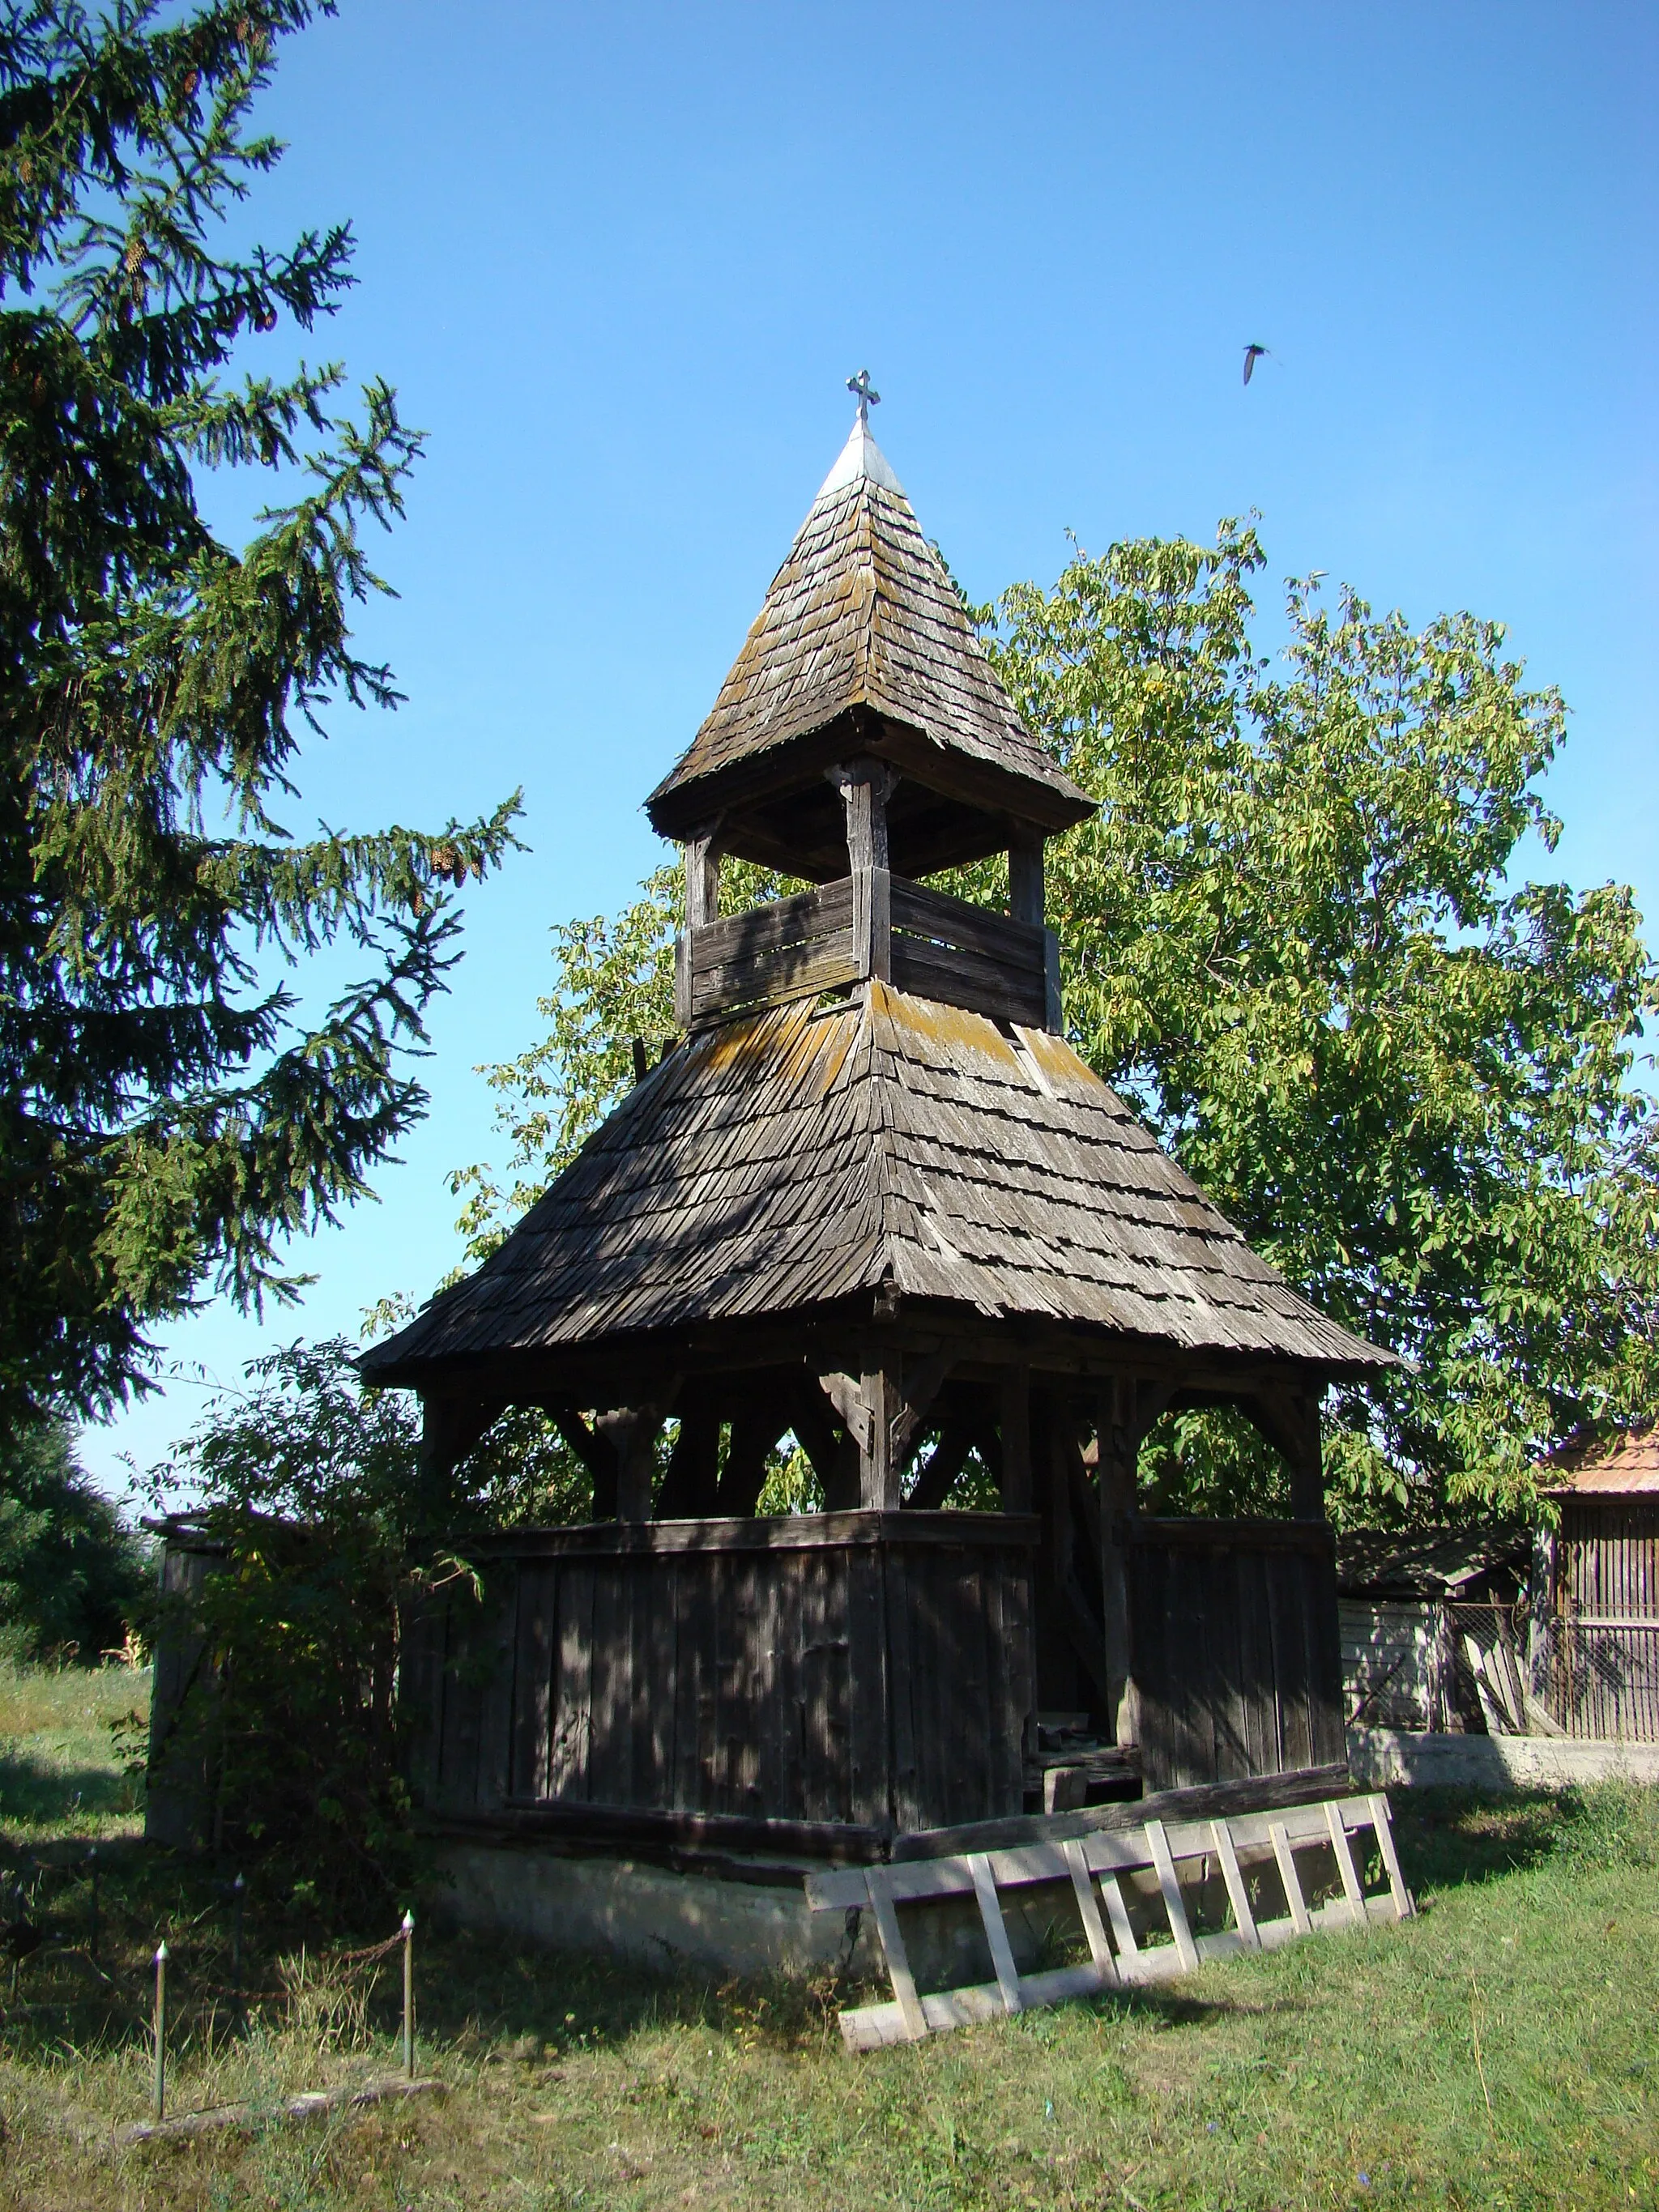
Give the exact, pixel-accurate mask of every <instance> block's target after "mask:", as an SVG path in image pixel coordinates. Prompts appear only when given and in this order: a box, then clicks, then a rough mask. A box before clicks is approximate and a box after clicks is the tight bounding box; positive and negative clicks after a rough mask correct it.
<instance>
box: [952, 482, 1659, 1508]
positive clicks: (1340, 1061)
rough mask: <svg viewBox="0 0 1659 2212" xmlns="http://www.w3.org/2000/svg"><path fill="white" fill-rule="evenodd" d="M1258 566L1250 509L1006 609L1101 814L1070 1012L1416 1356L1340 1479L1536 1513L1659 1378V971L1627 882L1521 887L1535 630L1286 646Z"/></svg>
mask: <svg viewBox="0 0 1659 2212" xmlns="http://www.w3.org/2000/svg"><path fill="white" fill-rule="evenodd" d="M1260 567H1261V551H1260V548H1259V546H1258V544H1257V543H1256V539H1255V533H1254V532H1253V531H1251V530H1249V529H1240V528H1237V527H1236V526H1232V525H1224V526H1223V528H1222V530H1221V532H1220V534H1219V536H1218V540H1217V543H1216V544H1215V546H1214V547H1213V548H1212V549H1209V550H1205V549H1202V548H1200V547H1198V546H1195V545H1191V544H1181V543H1176V544H1160V543H1157V542H1152V543H1147V544H1127V545H1121V546H1115V547H1114V548H1112V549H1111V550H1109V552H1108V553H1106V554H1105V555H1103V556H1101V557H1100V558H1098V559H1093V560H1091V559H1088V558H1085V557H1083V556H1079V557H1078V558H1077V559H1076V560H1074V561H1073V562H1072V563H1071V565H1070V566H1069V567H1068V568H1066V571H1065V573H1064V574H1062V575H1061V577H1060V580H1059V582H1058V583H1057V584H1056V586H1055V587H1054V590H1053V591H1052V592H1042V591H1040V590H1038V589H1037V588H1036V586H1020V587H1018V588H1017V589H1015V590H1014V591H1012V592H1009V593H1008V594H1007V595H1006V599H1005V600H1004V602H1003V607H1002V629H1001V631H1000V635H999V638H998V640H997V641H996V643H995V646H994V653H995V658H996V659H997V662H998V665H999V667H1000V671H1001V674H1002V676H1003V678H1004V680H1005V681H1006V683H1007V684H1008V685H1009V688H1010V690H1011V691H1012V694H1013V696H1014V697H1015V700H1016V701H1017V702H1018V705H1019V707H1020V708H1021V710H1022V712H1023V713H1024V715H1025V717H1026V719H1027V720H1028V721H1029V722H1030V725H1031V726H1032V727H1033V728H1035V729H1036V730H1037V731H1038V732H1040V733H1041V734H1042V737H1043V738H1044V740H1045V741H1046V743H1047V744H1048V745H1049V747H1050V748H1051V750H1053V751H1054V753H1055V755H1056V756H1057V757H1059V758H1060V759H1061V760H1063V761H1064V762H1065V763H1066V766H1067V768H1068V769H1070V771H1071V773H1072V774H1073V775H1075V776H1076V777H1077V778H1078V779H1079V781H1080V782H1082V783H1083V784H1084V785H1085V787H1087V788H1088V789H1089V790H1090V791H1091V793H1093V794H1094V795H1095V796H1096V797H1097V798H1098V799H1101V800H1102V802H1103V805H1102V808H1101V811H1100V813H1099V815H1098V816H1097V817H1095V819H1094V820H1092V821H1091V822H1090V823H1085V824H1084V825H1083V826H1082V827H1081V828H1080V829H1078V830H1076V831H1074V832H1073V833H1072V834H1071V835H1070V836H1068V837H1067V838H1066V840H1065V841H1064V842H1063V844H1062V846H1061V848H1060V850H1059V852H1058V853H1057V854H1056V856H1055V863H1054V872H1053V873H1054V899H1053V907H1054V915H1053V918H1054V926H1055V927H1056V928H1057V929H1058V930H1059V932H1060V941H1061V945H1062V946H1063V947H1064V948H1065V951H1066V975H1065V986H1066V1012H1067V1018H1068V1021H1069V1023H1070V1025H1071V1027H1072V1030H1073V1035H1074V1036H1075V1037H1076V1039H1077V1041H1078V1042H1079V1048H1080V1049H1082V1050H1083V1051H1084V1052H1085V1054H1086V1055H1087V1056H1088V1057H1089V1059H1090V1060H1092V1062H1093V1063H1094V1065H1095V1066H1097V1067H1098V1068H1099V1069H1100V1071H1101V1073H1103V1074H1104V1075H1105V1076H1107V1077H1108V1079H1109V1080H1111V1081H1113V1082H1114V1083H1115V1084H1116V1085H1119V1086H1120V1087H1121V1088H1122V1089H1123V1090H1125V1091H1127V1093H1128V1095H1129V1096H1130V1097H1132V1099H1133V1101H1134V1103H1135V1104H1136V1105H1137V1106H1138V1108H1139V1110H1140V1111H1141V1112H1142V1113H1143V1114H1144V1115H1146V1119H1147V1120H1148V1121H1149V1122H1150V1123H1151V1125H1152V1127H1153V1128H1154V1129H1155V1130H1156V1131H1157V1132H1158V1135H1159V1137H1160V1138H1161V1139H1162V1140H1163V1141H1164V1143H1165V1144H1166V1145H1168V1146H1170V1148H1171V1149H1172V1150H1173V1151H1174V1152H1176V1153H1177V1155H1178V1156H1179V1157H1180V1158H1181V1159H1182V1162H1183V1164H1185V1165H1186V1166H1187V1167H1188V1169H1190V1170H1191V1171H1192V1173H1193V1174H1194V1176H1196V1177H1197V1179H1198V1181H1199V1182H1200V1183H1201V1184H1202V1185H1203V1186H1204V1188H1206V1190H1207V1191H1208V1192H1209V1193H1210V1194H1211V1195H1212V1197H1213V1198H1214V1199H1215V1200H1217V1202H1218V1204H1219V1205H1220V1206H1222V1207H1223V1208H1224V1209H1225V1211H1226V1212H1228V1213H1229V1214H1230V1215H1231V1218H1233V1219H1234V1220H1235V1221H1237V1224H1238V1225H1239V1226H1240V1227H1241V1228H1242V1229H1243V1231H1244V1233H1245V1234H1246V1236H1248V1237H1249V1238H1250V1239H1251V1241H1252V1242H1253V1243H1255V1245H1256V1246H1257V1248H1258V1249H1261V1251H1263V1252H1264V1253H1266V1254H1267V1255H1268V1256H1269V1257H1270V1258H1272V1259H1273V1261H1275V1262H1276V1263H1277V1264H1278V1265H1279V1267H1282V1268H1283V1269H1284V1270H1285V1273H1286V1274H1287V1275H1288V1276H1289V1277H1290V1279H1291V1281H1293V1282H1294V1283H1296V1284H1297V1285H1298V1286H1299V1287H1300V1288H1301V1289H1303V1290H1304V1291H1305V1292H1306V1293H1307V1294H1308V1295H1309V1297H1311V1298H1312V1299H1313V1301H1314V1302H1315V1304H1317V1305H1319V1306H1320V1307H1321V1308H1322V1310H1325V1311H1326V1312H1328V1313H1330V1314H1332V1315H1334V1316H1336V1317H1337V1318H1339V1319H1340V1320H1342V1321H1345V1322H1347V1323H1348V1324H1349V1325H1350V1326H1352V1327H1353V1328H1357V1329H1358V1330H1359V1331H1360V1332H1361V1333H1362V1334H1365V1335H1367V1336H1369V1337H1370V1338H1371V1339H1373V1340H1375V1341H1376V1342H1379V1343H1382V1344H1385V1345H1388V1346H1390V1347H1391V1348H1392V1349H1393V1350H1395V1351H1396V1352H1401V1353H1402V1354H1404V1355H1405V1356H1406V1358H1408V1359H1409V1360H1411V1361H1412V1362H1413V1363H1414V1365H1413V1370H1407V1371H1403V1372H1401V1374H1399V1375H1398V1376H1393V1377H1390V1378H1389V1379H1388V1380H1386V1381H1384V1382H1383V1383H1381V1384H1379V1385H1376V1386H1373V1387H1372V1388H1370V1389H1369V1390H1368V1391H1367V1392H1366V1393H1364V1394H1363V1395H1362V1394H1360V1393H1358V1392H1347V1393H1338V1394H1337V1395H1336V1398H1335V1401H1334V1405H1333V1406H1332V1407H1331V1408H1330V1409H1329V1412H1330V1416H1331V1418H1330V1421H1329V1425H1328V1435H1329V1437H1330V1463H1331V1469H1332V1474H1333V1476H1334V1481H1335V1484H1336V1486H1338V1488H1339V1489H1340V1491H1342V1492H1346V1495H1347V1497H1348V1498H1350V1499H1351V1500H1352V1501H1354V1502H1356V1503H1359V1504H1363V1505H1364V1507H1365V1508H1366V1509H1368V1510H1376V1508H1377V1507H1378V1506H1379V1505H1380V1504H1385V1503H1387V1502H1388V1501H1389V1500H1391V1499H1392V1500H1393V1501H1394V1502H1395V1503H1396V1504H1403V1503H1405V1502H1406V1500H1407V1497H1409V1498H1411V1500H1412V1501H1413V1502H1416V1503H1420V1504H1425V1505H1433V1506H1434V1507H1435V1508H1436V1509H1438V1506H1439V1504H1440V1502H1441V1501H1443V1500H1445V1499H1450V1500H1451V1501H1453V1502H1457V1501H1461V1500H1464V1499H1476V1498H1478V1499H1480V1500H1482V1501H1484V1502H1486V1503H1489V1504H1498V1505H1500V1506H1504V1507H1509V1506H1511V1505H1515V1504H1522V1503H1524V1502H1525V1501H1526V1500H1527V1499H1528V1497H1529V1496H1530V1493H1531V1480H1530V1474H1529V1468H1530V1464H1531V1462H1532V1459H1533V1457H1534V1455H1535V1454H1536V1452H1537V1451H1538V1450H1539V1449H1541V1447H1543V1446H1546V1445H1547V1444H1549V1443H1553V1442H1554V1441H1556V1440H1557V1439H1559V1437H1562V1436H1564V1435H1565V1434H1566V1433H1567V1432H1569V1431H1571V1430H1572V1429H1574V1428H1575V1427H1577V1425H1580V1424H1581V1423H1583V1422H1586V1421H1591V1422H1598V1421H1615V1422H1616V1421H1618V1420H1620V1419H1629V1418H1631V1417H1632V1415H1633V1414H1635V1413H1638V1412H1639V1411H1641V1410H1642V1409H1644V1407H1647V1406H1650V1404H1651V1402H1652V1397H1653V1392H1654V1388H1655V1383H1656V1381H1659V1376H1656V1372H1655V1366H1654V1353H1653V1345H1654V1322H1655V1319H1656V1313H1659V1296H1656V1294H1659V1235H1656V1230H1659V1205H1656V1200H1659V1183H1656V1174H1655V1165H1656V1163H1655V1153H1654V1124H1653V1119H1652V1101H1651V1099H1650V1097H1649V1096H1648V1095H1647V1094H1646V1093H1645V1092H1644V1091H1641V1090H1640V1089H1639V1088H1638V1087H1636V1085H1634V1083H1633V1081H1632V1076H1633V1073H1634V1069H1635V1066H1636V1058H1637V1054H1638V1048H1639V1045H1640V1040H1641V1030H1642V1024H1643V1021H1644V1018H1645V1017H1646V1015H1647V1014H1648V1013H1649V1012H1650V1011H1651V1009H1652V1007H1653V1005H1654V1000H1655V987H1656V971H1655V969H1654V966H1653V963H1652V962H1651V961H1650V958H1649V957H1648V954H1647V952H1646V950H1645V948H1644V945H1643V943H1642V940H1641V937H1640V934H1639V917H1638V915H1637V913H1636V910H1635V906H1634V902H1633V900H1632V895H1631V894H1630V892H1629V891H1627V890H1621V889H1619V888H1617V887H1615V886H1613V885H1611V884H1609V885H1606V886H1603V887H1601V888H1599V889H1597V890H1590V891H1588V892H1583V893H1575V892H1574V891H1572V890H1570V889H1569V888H1568V887H1567V886H1565V884H1559V883H1531V882H1525V881H1517V880H1516V869H1517V866H1518V864H1519V863H1520V861H1521V860H1522V857H1523V854H1522V842H1523V840H1527V839H1528V838H1530V839H1531V840H1533V841H1534V842H1536V843H1538V844H1541V845H1542V846H1543V847H1544V848H1546V849H1550V848H1553V845H1554V843H1555V841H1556V838H1557V836H1558V834H1559V823H1557V822H1556V821H1555V819H1554V818H1553V816H1552V815H1551V814H1550V813H1549V812H1548V811H1547V808H1546V806H1545V805H1544V803H1543V801H1542V799H1541V796H1540V795H1539V791H1538V783H1539V780H1540V778H1541V775H1542V774H1543V772H1544V770H1545V769H1547V766H1548V764H1549V763H1550V760H1551V759H1552V757H1553V754H1554V751H1555V749H1556V747H1557V745H1558V744H1559V741H1560V738H1561V735H1562V731H1563V726H1564V719H1565V713H1564V709H1563V707H1562V704H1561V702H1560V700H1559V696H1557V695H1556V694H1555V693H1554V692H1553V691H1539V690H1528V689H1527V688H1526V686H1525V684H1524V683H1523V680H1522V669H1521V666H1520V665H1519V663H1517V662H1516V661H1514V660H1512V659H1508V658H1506V657H1505V653H1504V631H1503V629H1501V627H1500V626H1498V624H1496V623H1482V622H1478V621H1477V620H1475V618H1474V617H1472V616H1469V615H1455V616H1447V617H1440V618H1439V619H1437V620H1436V621H1435V622H1432V623H1430V624H1429V625H1428V627H1427V628H1426V629H1423V630H1422V631H1420V632H1417V633H1413V631H1412V630H1411V629H1409V628H1408V627H1407V623H1405V621H1404V619H1403V617H1401V616H1400V615H1397V614H1395V615H1389V616H1387V617H1376V616H1374V615H1373V614H1372V612H1371V611H1370V608H1369V607H1367V606H1366V605H1365V604H1364V602H1363V601H1362V600H1361V599H1358V597H1357V596H1356V595H1354V594H1353V593H1352V592H1347V591H1345V592H1342V593H1340V596H1339V599H1338V603H1337V605H1336V607H1335V610H1334V611H1332V610H1330V609H1328V608H1327V606H1326V605H1324V604H1323V603H1322V599H1321V598H1320V596H1319V593H1318V590H1317V586H1316V584H1315V583H1314V582H1312V581H1310V582H1307V583H1302V584H1292V585H1291V586H1290V587H1289V590H1288V592H1287V598H1286V605H1285V624H1286V631H1287V642H1286V645H1285V649H1284V651H1283V653H1281V654H1280V655H1279V658H1278V659H1276V660H1275V661H1272V662H1269V661H1267V660H1266V659H1260V658H1258V657H1256V655H1255V653H1254V651H1253V649H1252V646H1251V641H1250V623H1251V617H1252V613H1253V609H1252V605H1251V601H1250V597H1249V589H1248V580H1249V576H1250V574H1251V572H1252V571H1254V570H1255V569H1257V568H1260ZM1408 1486H1409V1489H1408Z"/></svg>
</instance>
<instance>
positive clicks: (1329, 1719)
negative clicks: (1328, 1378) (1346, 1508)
mask: <svg viewBox="0 0 1659 2212" xmlns="http://www.w3.org/2000/svg"><path fill="white" fill-rule="evenodd" d="M1126 1564H1127V1582H1128V1595H1129V1635H1130V1663H1131V1668H1132V1671H1133V1680H1134V1685H1135V1694H1136V1701H1137V1709H1138V1712H1139V1728H1138V1735H1139V1743H1140V1757H1141V1771H1142V1773H1143V1775H1144V1776H1145V1778H1146V1788H1147V1789H1148V1790H1179V1789H1189V1788H1194V1787H1196V1786H1198V1785H1199V1784H1204V1783H1208V1782H1227V1781H1233V1780H1237V1779H1238V1778H1242V1777H1243V1776H1246V1775H1252V1774H1275V1773H1282V1772H1286V1771H1291V1770H1293V1769H1295V1768H1298V1767H1307V1766H1326V1765H1334V1764H1338V1763H1340V1762H1341V1761H1343V1760H1344V1759H1346V1756H1347V1746H1346V1733H1345V1730H1344V1728H1343V1716H1342V1674H1341V1643H1340V1635H1339V1631H1338V1626H1337V1609H1336V1551H1335V1539H1334V1534H1333V1533H1332V1531H1331V1530H1330V1528H1328V1526H1326V1525H1325V1524H1324V1523H1322V1522H1265V1521H1254V1522H1253V1521H1231V1522H1229V1521H1150V1520H1149V1521H1140V1522H1135V1523H1134V1524H1133V1527H1132V1529H1131V1534H1130V1541H1129V1544H1128V1547H1127V1554H1126Z"/></svg>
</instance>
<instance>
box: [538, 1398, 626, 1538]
mask: <svg viewBox="0 0 1659 2212" xmlns="http://www.w3.org/2000/svg"><path fill="white" fill-rule="evenodd" d="M542 1410H543V1411H544V1413H546V1415H547V1417H548V1419H550V1421H551V1422H552V1424H553V1425H554V1427H555V1428H556V1430H557V1431H558V1432H559V1434H560V1435H561V1436H562V1437H563V1438H564V1440H565V1442H566V1443H568V1445H569V1447H570V1449H571V1450H572V1451H573V1452H574V1453H575V1455H576V1456H577V1458H578V1459H579V1460H580V1462H581V1463H582V1465H583V1466H584V1467H585V1468H586V1469H587V1472H588V1474H590V1475H591V1476H592V1481H593V1518H594V1519H595V1520H596V1521H614V1520H615V1519H616V1518H617V1474H618V1471H619V1470H618V1467H617V1447H616V1444H615V1443H614V1442H613V1441H612V1440H611V1437H606V1436H601V1435H598V1434H596V1433H595V1431H593V1430H592V1429H590V1428H589V1427H588V1425H587V1424H586V1421H585V1420H583V1419H582V1417H581V1415H580V1413H578V1412H577V1410H576V1408H575V1407H574V1406H566V1405H562V1404H559V1403H556V1402H550V1403H547V1404H544V1407H543V1408H542Z"/></svg>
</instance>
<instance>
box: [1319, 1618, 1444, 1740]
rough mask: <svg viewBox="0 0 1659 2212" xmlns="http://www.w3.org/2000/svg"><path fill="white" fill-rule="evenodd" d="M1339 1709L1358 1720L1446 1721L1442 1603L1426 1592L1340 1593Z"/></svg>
mask: <svg viewBox="0 0 1659 2212" xmlns="http://www.w3.org/2000/svg"><path fill="white" fill-rule="evenodd" d="M1337 1621H1338V1626H1339V1627H1340V1632H1341V1637H1342V1694H1343V1698H1344V1700H1345V1704H1346V1711H1345V1717H1346V1719H1347V1720H1348V1721H1350V1722H1357V1723H1358V1724H1359V1725H1361V1726H1362V1727H1364V1728H1382V1729H1445V1727H1446V1726H1447V1719H1446V1715H1447V1711H1448V1710H1449V1700H1448V1697H1447V1691H1446V1677H1447V1675H1448V1674H1449V1672H1450V1671H1451V1668H1452V1667H1453V1664H1454V1662H1453V1658H1452V1651H1451V1643H1450V1638H1449V1632H1448V1629H1447V1624H1446V1608H1445V1607H1444V1606H1443V1605H1438V1604H1434V1603H1431V1601H1429V1600H1427V1599H1426V1598H1401V1599H1395V1598H1344V1599H1343V1600H1342V1601H1341V1602H1340V1605H1339V1606H1338V1607H1337Z"/></svg>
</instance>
